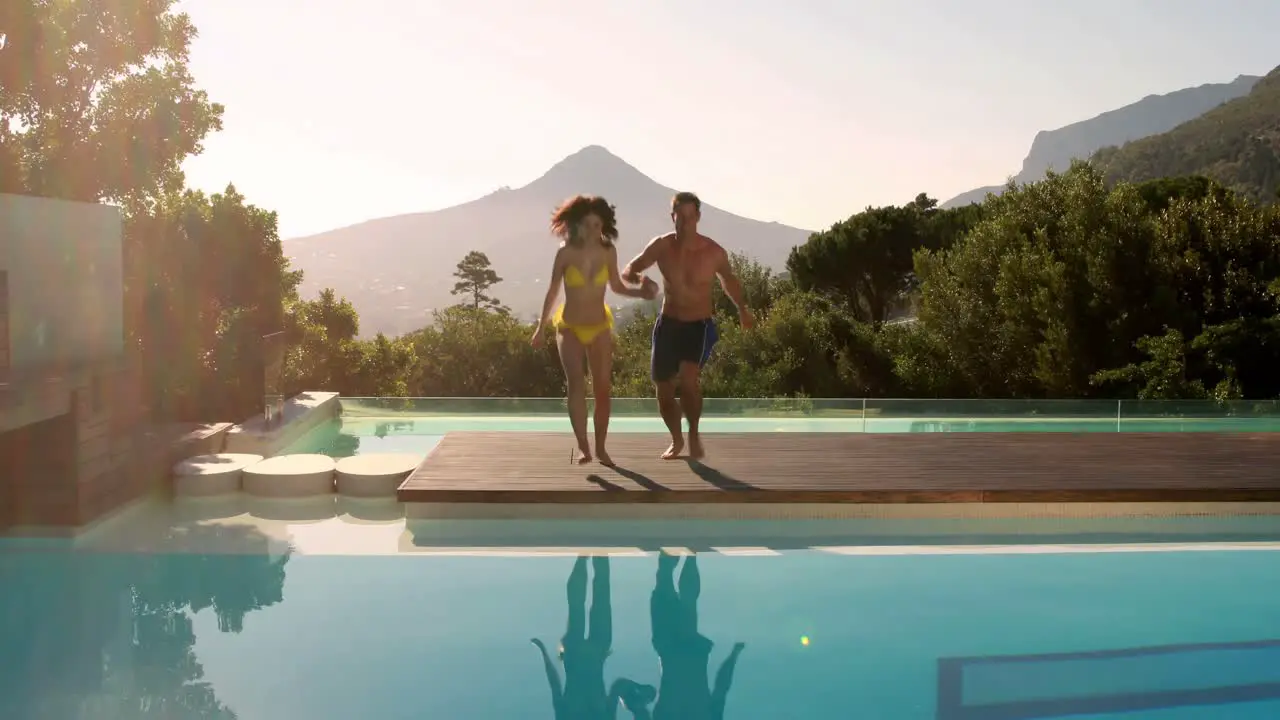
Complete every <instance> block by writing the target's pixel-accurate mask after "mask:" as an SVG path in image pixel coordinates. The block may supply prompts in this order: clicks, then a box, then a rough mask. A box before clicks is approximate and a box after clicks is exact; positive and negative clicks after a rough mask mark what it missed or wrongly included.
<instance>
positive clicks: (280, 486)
mask: <svg viewBox="0 0 1280 720" xmlns="http://www.w3.org/2000/svg"><path fill="white" fill-rule="evenodd" d="M334 464H335V463H334V462H333V458H331V457H329V456H328V455H276V456H275V457H269V458H267V459H266V460H263V461H262V462H260V463H258V464H256V465H250V466H249V467H247V468H245V469H244V491H245V492H246V493H249V494H250V495H256V496H258V497H272V498H286V497H307V496H309V495H326V494H328V493H331V492H333V467H334Z"/></svg>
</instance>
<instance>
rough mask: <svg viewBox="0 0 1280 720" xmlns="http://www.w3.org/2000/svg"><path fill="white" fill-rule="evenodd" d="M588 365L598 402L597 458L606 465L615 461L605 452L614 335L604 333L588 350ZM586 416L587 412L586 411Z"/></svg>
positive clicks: (609, 332)
mask: <svg viewBox="0 0 1280 720" xmlns="http://www.w3.org/2000/svg"><path fill="white" fill-rule="evenodd" d="M587 363H588V364H589V365H590V366H591V392H592V395H593V396H594V397H595V401H596V412H595V428H596V457H598V458H600V462H602V463H604V464H605V465H612V464H613V459H612V458H610V457H609V452H608V451H607V450H605V447H604V441H605V440H606V439H608V437H609V414H610V413H611V412H612V407H611V406H612V397H613V333H612V332H611V331H606V332H602V333H600V334H599V335H597V336H596V338H595V340H593V341H592V342H591V346H590V347H588V348H587ZM583 413H584V414H585V413H586V411H585V410H584V411H583Z"/></svg>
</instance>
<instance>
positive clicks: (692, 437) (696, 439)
mask: <svg viewBox="0 0 1280 720" xmlns="http://www.w3.org/2000/svg"><path fill="white" fill-rule="evenodd" d="M706 456H707V451H706V448H704V447H702V436H701V435H699V434H698V433H689V458H690V459H692V460H701V459H702V458H704V457H706Z"/></svg>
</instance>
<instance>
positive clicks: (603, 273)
mask: <svg viewBox="0 0 1280 720" xmlns="http://www.w3.org/2000/svg"><path fill="white" fill-rule="evenodd" d="M607 282H609V267H608V266H607V265H601V266H600V272H598V273H596V276H595V281H594V282H593V283H592V284H593V285H595V286H596V287H600V286H601V285H604V284H605V283H607ZM586 284H587V279H586V278H585V277H583V276H582V271H581V270H579V269H578V266H577V265H570V266H569V267H567V268H565V270H564V286H565V287H582V286H584V285H586Z"/></svg>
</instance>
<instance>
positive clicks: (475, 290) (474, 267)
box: [451, 250, 506, 312]
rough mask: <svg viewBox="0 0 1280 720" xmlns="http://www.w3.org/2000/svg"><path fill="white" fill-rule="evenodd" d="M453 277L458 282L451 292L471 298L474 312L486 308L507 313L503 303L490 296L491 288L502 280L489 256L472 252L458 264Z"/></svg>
mask: <svg viewBox="0 0 1280 720" xmlns="http://www.w3.org/2000/svg"><path fill="white" fill-rule="evenodd" d="M453 276H454V277H456V278H458V282H456V283H454V285H453V290H452V291H451V292H452V293H453V294H454V295H464V296H470V298H471V308H472V309H473V310H479V309H481V308H484V309H486V310H496V311H498V312H506V308H505V307H503V305H502V303H500V302H498V300H497V298H494V297H491V296H490V295H489V294H488V292H489V288H491V287H493V286H494V285H497V284H498V283H500V282H502V278H500V277H498V273H496V272H494V270H493V268H492V267H491V266H490V264H489V256H488V255H485V254H484V253H482V252H480V251H479V250H472V251H471V252H469V253H467V255H466V257H464V258H462V260H460V261H459V262H458V269H457V270H455V271H454V273H453Z"/></svg>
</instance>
